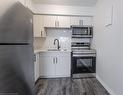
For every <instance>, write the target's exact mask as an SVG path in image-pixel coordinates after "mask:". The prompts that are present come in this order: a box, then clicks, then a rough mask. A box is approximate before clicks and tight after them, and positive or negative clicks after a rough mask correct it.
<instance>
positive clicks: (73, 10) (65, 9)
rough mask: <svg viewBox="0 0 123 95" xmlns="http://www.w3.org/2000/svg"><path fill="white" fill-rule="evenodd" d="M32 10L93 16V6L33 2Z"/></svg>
mask: <svg viewBox="0 0 123 95" xmlns="http://www.w3.org/2000/svg"><path fill="white" fill-rule="evenodd" d="M33 12H34V13H37V14H59V15H83V16H93V15H94V7H80V6H79V7H78V6H76V7H75V6H61V5H46V4H33Z"/></svg>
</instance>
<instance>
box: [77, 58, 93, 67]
mask: <svg viewBox="0 0 123 95" xmlns="http://www.w3.org/2000/svg"><path fill="white" fill-rule="evenodd" d="M76 64H77V68H81V67H86V68H88V67H92V59H77V63H76Z"/></svg>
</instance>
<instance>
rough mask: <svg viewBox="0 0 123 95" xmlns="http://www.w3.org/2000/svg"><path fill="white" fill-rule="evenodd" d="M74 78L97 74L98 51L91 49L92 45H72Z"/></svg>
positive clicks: (85, 43)
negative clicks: (81, 75)
mask: <svg viewBox="0 0 123 95" xmlns="http://www.w3.org/2000/svg"><path fill="white" fill-rule="evenodd" d="M71 59H72V61H71V62H72V69H71V72H72V77H73V75H74V76H75V75H80V74H86V75H87V76H86V77H88V75H89V74H91V76H92V74H95V73H96V50H94V49H90V43H87V42H83V43H76V42H73V43H72V58H71Z"/></svg>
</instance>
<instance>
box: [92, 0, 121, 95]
mask: <svg viewBox="0 0 123 95" xmlns="http://www.w3.org/2000/svg"><path fill="white" fill-rule="evenodd" d="M110 4H113V7H114V11H113V25H111V26H108V27H105V15H106V14H105V13H106V10H107V7H108V6H109V5H110ZM122 4H123V0H98V3H97V5H96V14H95V17H94V22H95V23H94V27H95V29H94V39H93V47H94V48H96V50H97V78H98V79H99V81H100V82H102V84H103V85H104V86H105V88H106V89H107V90H108V91H109V92H110V93H111V95H123V74H122V73H123V42H122V41H123V10H122V9H123V5H122Z"/></svg>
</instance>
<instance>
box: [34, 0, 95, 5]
mask: <svg viewBox="0 0 123 95" xmlns="http://www.w3.org/2000/svg"><path fill="white" fill-rule="evenodd" d="M32 1H33V2H34V3H37V4H51V5H66V6H94V5H95V4H96V2H97V0H32Z"/></svg>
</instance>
